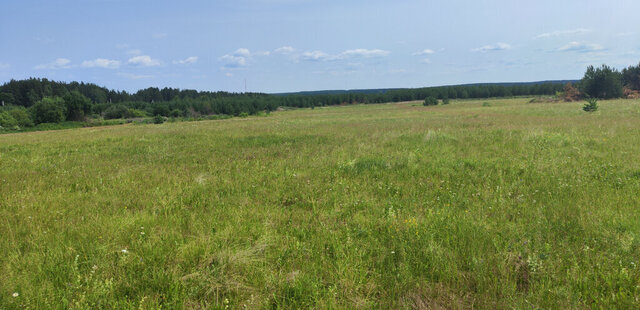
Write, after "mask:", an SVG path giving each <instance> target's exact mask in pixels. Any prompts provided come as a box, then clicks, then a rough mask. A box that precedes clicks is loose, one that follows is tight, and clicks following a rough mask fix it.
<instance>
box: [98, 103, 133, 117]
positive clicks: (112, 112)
mask: <svg viewBox="0 0 640 310" xmlns="http://www.w3.org/2000/svg"><path fill="white" fill-rule="evenodd" d="M103 115H104V119H114V118H127V117H129V109H127V107H125V106H124V105H122V104H116V105H112V106H110V107H108V108H107V109H106V110H104V114H103Z"/></svg>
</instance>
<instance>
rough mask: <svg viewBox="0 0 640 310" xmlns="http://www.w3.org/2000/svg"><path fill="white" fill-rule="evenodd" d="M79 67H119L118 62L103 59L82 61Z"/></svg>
mask: <svg viewBox="0 0 640 310" xmlns="http://www.w3.org/2000/svg"><path fill="white" fill-rule="evenodd" d="M81 66H82V67H85V68H105V69H117V68H119V67H120V61H118V60H111V59H105V58H96V59H95V60H85V61H83V62H82V64H81Z"/></svg>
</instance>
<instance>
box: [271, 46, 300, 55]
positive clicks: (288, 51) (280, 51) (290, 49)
mask: <svg viewBox="0 0 640 310" xmlns="http://www.w3.org/2000/svg"><path fill="white" fill-rule="evenodd" d="M295 51H296V49H295V48H293V47H291V46H283V47H279V48H276V49H275V50H274V51H273V52H274V53H278V54H291V53H293V52H295Z"/></svg>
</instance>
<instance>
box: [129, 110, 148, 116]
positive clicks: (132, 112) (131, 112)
mask: <svg viewBox="0 0 640 310" xmlns="http://www.w3.org/2000/svg"><path fill="white" fill-rule="evenodd" d="M128 114H129V117H147V116H149V114H147V112H145V111H143V110H138V109H129V113H128Z"/></svg>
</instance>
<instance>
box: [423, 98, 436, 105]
mask: <svg viewBox="0 0 640 310" xmlns="http://www.w3.org/2000/svg"><path fill="white" fill-rule="evenodd" d="M422 105H424V106H425V107H426V106H429V105H438V99H436V98H435V97H431V96H429V97H427V98H425V99H424V103H423V104H422Z"/></svg>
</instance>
